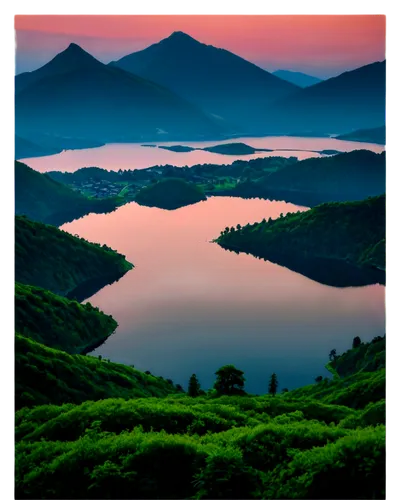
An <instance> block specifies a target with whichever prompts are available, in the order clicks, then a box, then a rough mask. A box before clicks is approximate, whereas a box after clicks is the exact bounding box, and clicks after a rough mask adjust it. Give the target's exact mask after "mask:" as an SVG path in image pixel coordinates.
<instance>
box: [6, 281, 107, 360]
mask: <svg viewBox="0 0 400 500" xmlns="http://www.w3.org/2000/svg"><path fill="white" fill-rule="evenodd" d="M116 327H117V322H116V321H115V320H114V319H113V317H112V316H107V315H106V314H104V313H103V312H101V311H99V309H98V308H97V307H93V306H92V305H91V304H90V303H89V302H88V303H86V304H79V303H78V302H76V301H75V300H69V299H66V298H65V297H60V296H59V295H55V294H54V293H52V292H49V291H48V290H44V289H43V288H37V287H34V286H29V285H22V284H21V283H16V284H15V329H16V330H17V331H18V332H20V333H21V334H22V335H24V336H26V337H29V338H31V339H33V340H36V341H37V342H40V343H41V344H45V345H47V346H49V347H54V348H55V349H61V350H63V351H66V352H69V353H71V354H75V353H83V352H87V351H89V350H91V348H93V347H95V346H97V345H98V344H99V343H102V342H103V341H104V340H106V339H107V337H108V336H109V335H111V334H112V333H113V332H114V331H115V329H116Z"/></svg>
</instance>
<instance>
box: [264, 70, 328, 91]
mask: <svg viewBox="0 0 400 500" xmlns="http://www.w3.org/2000/svg"><path fill="white" fill-rule="evenodd" d="M272 74H273V75H275V76H277V77H278V78H282V80H286V81H288V82H291V83H294V84H295V85H298V86H299V87H301V88H305V87H310V86H311V85H315V84H316V83H319V82H322V79H321V78H317V77H316V76H311V75H306V74H305V73H301V72H299V71H287V70H284V69H278V71H274V72H273V73H272Z"/></svg>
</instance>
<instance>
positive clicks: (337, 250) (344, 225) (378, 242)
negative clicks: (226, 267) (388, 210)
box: [216, 195, 386, 269]
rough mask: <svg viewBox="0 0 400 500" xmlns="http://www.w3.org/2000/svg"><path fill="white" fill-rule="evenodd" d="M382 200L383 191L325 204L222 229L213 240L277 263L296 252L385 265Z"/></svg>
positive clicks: (358, 263)
mask: <svg viewBox="0 0 400 500" xmlns="http://www.w3.org/2000/svg"><path fill="white" fill-rule="evenodd" d="M385 201H386V197H385V195H382V196H378V197H375V198H368V199H367V200H364V201H360V202H359V201H357V202H346V203H325V204H323V205H319V206H317V207H315V208H313V209H311V210H308V211H306V212H297V213H290V214H287V215H286V216H285V217H283V216H282V215H281V217H280V218H278V219H276V220H272V219H269V220H268V221H267V220H265V219H264V220H263V221H262V222H259V223H255V224H247V225H246V226H244V227H240V225H238V226H237V227H236V228H233V227H231V228H225V230H223V231H222V232H221V235H220V236H219V238H217V240H216V241H217V242H218V243H219V244H220V245H221V246H223V247H225V248H228V249H231V250H235V251H245V252H249V253H252V254H254V255H257V256H260V257H266V258H270V259H271V260H275V261H277V262H280V260H281V259H284V258H285V257H284V256H285V255H291V254H295V256H296V258H299V257H304V258H313V257H320V258H328V259H338V260H343V261H346V262H350V263H352V264H355V265H358V266H375V267H377V268H379V269H385V259H384V257H385V252H384V238H385ZM285 262H286V261H285Z"/></svg>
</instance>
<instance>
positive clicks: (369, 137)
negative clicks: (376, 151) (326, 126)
mask: <svg viewBox="0 0 400 500" xmlns="http://www.w3.org/2000/svg"><path fill="white" fill-rule="evenodd" d="M336 139H340V140H342V141H356V142H372V143H374V144H383V145H385V144H386V127H385V125H383V126H382V127H377V128H368V129H362V130H355V131H354V132H349V133H348V134H341V135H338V136H337V137H336Z"/></svg>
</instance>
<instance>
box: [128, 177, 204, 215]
mask: <svg viewBox="0 0 400 500" xmlns="http://www.w3.org/2000/svg"><path fill="white" fill-rule="evenodd" d="M206 199H207V197H206V196H205V194H204V192H203V191H202V190H201V189H200V188H199V187H198V186H196V185H195V184H192V183H189V182H186V181H184V180H183V179H175V178H170V179H165V180H162V181H159V182H154V183H151V184H149V185H148V186H146V187H144V188H142V189H141V190H140V191H139V192H138V193H137V194H136V196H135V201H136V202H137V203H139V204H140V205H146V206H148V207H158V208H163V209H166V210H175V209H177V208H180V207H184V206H186V205H192V204H194V203H198V202H199V201H205V200H206Z"/></svg>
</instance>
